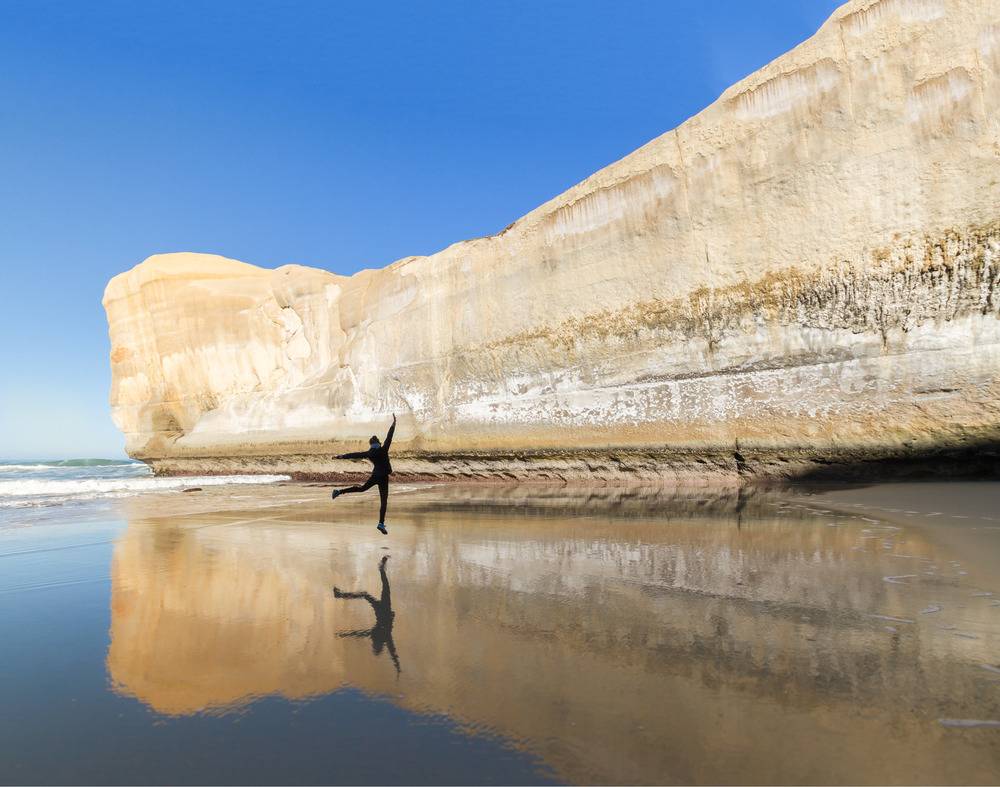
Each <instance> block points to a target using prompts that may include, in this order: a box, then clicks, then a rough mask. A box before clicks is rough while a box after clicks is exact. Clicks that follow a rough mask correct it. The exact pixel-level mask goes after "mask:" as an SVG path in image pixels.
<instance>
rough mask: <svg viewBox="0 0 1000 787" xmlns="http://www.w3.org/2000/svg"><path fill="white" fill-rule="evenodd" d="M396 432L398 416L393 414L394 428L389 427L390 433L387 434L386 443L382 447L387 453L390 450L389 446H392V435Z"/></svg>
mask: <svg viewBox="0 0 1000 787" xmlns="http://www.w3.org/2000/svg"><path fill="white" fill-rule="evenodd" d="M395 431H396V414H395V413H393V414H392V426H390V427H389V431H388V432H386V434H385V443H383V444H382V447H383V448H384V449H385V450H386V451H388V450H389V446H390V445H392V434H393V432H395Z"/></svg>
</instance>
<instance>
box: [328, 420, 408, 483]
mask: <svg viewBox="0 0 1000 787" xmlns="http://www.w3.org/2000/svg"><path fill="white" fill-rule="evenodd" d="M395 431H396V422H395V421H393V423H392V426H390V427H389V431H388V432H387V433H386V436H385V442H384V443H382V445H380V446H378V447H377V448H376V447H375V446H372V447H371V448H369V449H368V450H367V451H355V452H354V453H351V454H340V455H338V456H337V459H367V460H368V461H369V462H371V463H372V465H374V467H373V468H372V475H377V476H387V475H389V474H390V473H392V463H391V462H389V446H390V445H392V434H393V432H395Z"/></svg>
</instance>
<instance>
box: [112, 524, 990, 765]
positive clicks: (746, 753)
mask: <svg viewBox="0 0 1000 787" xmlns="http://www.w3.org/2000/svg"><path fill="white" fill-rule="evenodd" d="M270 516H272V517H273V519H272V520H271V521H256V522H253V523H251V524H246V523H244V520H246V519H254V518H255V517H254V514H253V513H250V514H247V515H243V516H241V515H238V514H236V513H232V514H225V515H221V514H220V515H214V516H213V515H204V516H201V517H199V518H198V519H197V520H192V521H185V520H182V519H179V518H174V519H164V520H160V521H155V520H143V521H138V520H137V521H133V523H132V524H131V525H130V527H129V529H128V530H127V531H126V533H125V534H124V535H123V536H122V538H121V540H120V542H119V543H118V544H117V547H116V549H115V556H114V567H113V577H112V626H111V646H110V649H109V653H108V669H109V672H110V675H111V678H112V680H113V681H114V683H115V685H116V686H117V687H118V689H119V690H120V691H122V692H124V693H128V694H132V695H134V696H136V697H137V698H138V699H140V700H141V701H142V702H144V703H146V704H148V705H149V706H151V707H152V708H154V709H155V710H157V711H160V712H163V713H172V714H186V713H193V712H197V711H200V710H203V709H220V708H225V707H227V706H231V705H234V704H241V703H244V702H246V701H249V700H251V699H252V698H254V697H257V696H261V695H265V694H279V695H282V696H286V697H291V698H300V697H308V696H312V695H317V694H322V693H326V692H329V691H333V690H335V689H337V688H338V687H341V686H346V685H351V686H356V687H359V688H361V689H362V690H364V691H367V692H373V693H378V694H385V695H388V696H390V697H391V698H392V699H393V701H394V702H397V703H399V704H400V705H402V706H404V707H407V708H409V709H412V710H417V711H423V712H432V713H439V714H447V715H448V716H451V717H452V718H454V719H456V720H458V721H459V722H460V723H462V724H465V725H468V726H469V727H471V728H475V729H484V730H491V731H495V732H497V733H499V734H502V735H504V736H507V737H510V738H513V739H516V740H521V741H523V744H524V745H525V746H526V747H528V748H530V749H532V750H533V751H535V752H537V753H538V754H539V755H540V756H542V757H543V758H544V759H545V761H546V762H548V763H549V764H550V765H552V766H554V767H556V768H557V770H558V771H559V773H560V775H561V776H562V777H563V778H565V779H567V780H571V781H607V780H609V779H617V780H622V781H636V782H648V781H661V782H663V781H688V782H695V781H702V782H703V781H709V782H711V781H718V780H720V779H722V778H724V776H725V774H726V773H729V774H732V773H741V774H745V777H744V778H745V779H746V780H749V781H757V780H759V781H768V780H780V779H781V778H788V777H789V776H791V777H792V778H793V779H794V780H801V781H842V780H851V779H852V777H853V780H857V778H858V770H857V767H858V762H867V763H870V764H869V765H866V766H865V767H866V768H867V769H868V771H867V772H866V773H867V777H868V778H870V780H872V781H880V782H888V781H900V780H910V781H915V780H918V779H919V780H925V781H934V780H947V779H946V776H947V772H946V771H945V770H942V769H943V768H944V767H945V766H944V765H943V764H944V763H945V762H946V761H947V760H948V758H949V757H951V758H954V757H962V758H967V762H968V763H971V764H972V765H971V770H973V771H974V772H977V773H979V774H980V778H981V779H982V780H983V781H987V780H989V778H990V775H991V773H992V772H993V771H992V770H991V769H993V768H995V767H996V766H997V764H998V763H997V760H996V754H995V753H994V752H993V751H992V750H989V749H978V748H976V746H975V745H974V742H972V743H970V742H967V741H966V740H965V739H955V738H952V739H949V740H948V741H942V740H940V739H939V738H938V737H937V736H936V731H937V728H936V722H935V719H936V718H938V717H939V716H957V717H961V716H965V715H967V714H968V708H967V706H964V705H962V703H963V702H966V701H967V698H969V697H975V696H977V695H981V694H982V692H981V689H982V686H981V685H980V683H981V682H982V681H985V680H987V679H988V678H989V673H987V672H986V671H984V670H981V669H979V668H978V667H976V666H975V663H976V662H978V661H986V660H988V658H989V650H990V645H991V640H990V639H989V638H983V639H981V640H978V641H971V640H967V641H962V640H947V639H944V638H941V637H940V636H938V635H936V634H935V632H934V631H932V630H930V629H929V628H924V627H920V626H914V627H913V628H912V629H911V630H906V631H904V632H902V633H900V634H895V635H892V634H889V633H887V632H886V631H885V630H884V626H885V623H884V621H880V620H877V619H873V618H871V617H870V615H871V614H888V615H896V616H900V617H907V616H910V617H912V609H911V606H910V605H911V601H910V600H909V598H908V596H907V595H906V593H905V592H904V590H901V589H900V588H899V587H896V586H893V585H888V584H886V583H885V582H883V581H882V577H883V576H884V574H885V573H887V572H886V571H885V564H886V563H887V562H889V563H891V562H892V561H890V560H888V559H887V558H886V557H885V555H884V554H882V552H883V549H882V545H881V542H877V543H871V544H870V545H869V546H863V548H861V549H860V550H859V549H857V547H858V545H859V544H862V545H864V544H866V543H867V542H865V541H863V540H859V539H862V538H863V536H864V534H863V533H862V532H861V531H862V530H863V529H864V526H865V525H864V523H857V522H854V523H850V524H843V525H841V526H839V527H826V526H818V525H817V522H816V520H815V519H811V520H810V519H806V518H803V515H802V514H800V513H791V514H783V515H782V516H781V517H779V516H771V517H770V518H763V517H762V516H760V515H755V516H754V517H753V518H751V519H750V520H745V521H744V523H743V525H742V527H741V529H739V530H737V529H736V526H735V522H734V520H732V519H726V518H720V519H712V518H711V517H707V518H705V517H703V518H699V519H697V520H694V519H690V518H678V519H674V520H663V519H660V520H650V519H646V520H642V521H629V520H627V519H621V518H611V517H608V516H595V517H594V519H593V520H592V521H590V522H589V523H588V526H587V528H585V529H581V527H580V521H579V519H573V520H570V519H560V518H558V517H557V516H548V517H546V518H544V519H541V518H536V519H534V520H533V521H532V520H531V519H530V518H518V519H515V520H511V519H509V518H504V517H502V516H501V515H500V514H497V513H495V514H494V515H493V516H492V517H491V516H488V515H481V516H477V517H475V518H473V517H470V516H469V514H468V513H461V514H447V513H444V512H438V513H434V514H433V515H430V514H426V513H413V514H410V515H408V516H407V515H400V516H401V518H400V519H398V520H397V522H398V523H397V524H396V525H395V526H394V530H393V538H394V541H393V555H394V556H393V558H392V561H391V562H390V564H389V571H390V573H391V576H392V593H393V608H394V609H395V610H396V613H397V615H396V621H395V638H396V643H397V644H398V646H399V649H400V652H401V653H402V654H404V657H405V666H404V671H403V672H402V674H401V675H399V676H397V675H396V672H395V669H394V668H393V665H392V663H391V662H390V661H389V659H387V658H384V657H383V658H378V659H376V658H374V657H373V655H372V652H371V648H370V646H369V645H368V644H366V643H364V642H356V641H351V640H349V639H344V638H340V637H338V636H337V632H339V631H343V630H350V629H362V628H367V627H370V626H371V625H372V622H371V611H370V610H368V609H365V608H363V607H366V606H367V605H357V606H355V605H350V604H342V603H339V602H337V600H336V599H334V597H333V593H332V592H331V588H332V585H333V584H335V583H336V584H337V585H340V586H341V587H349V588H366V587H367V588H369V589H371V590H375V589H376V588H377V587H378V570H377V561H378V556H379V555H381V554H383V553H381V552H379V551H378V550H377V547H378V546H379V544H375V545H372V544H371V543H370V542H369V539H368V532H367V529H365V532H364V533H361V532H360V530H359V529H356V528H350V527H338V526H332V527H331V526H329V525H327V524H325V523H324V522H323V519H325V518H326V517H325V516H324V517H323V519H321V518H320V510H319V509H317V510H316V511H313V512H310V511H308V508H306V509H304V510H299V511H297V512H296V514H295V516H294V519H295V520H296V521H294V522H293V521H291V518H287V519H282V518H281V517H280V516H279V515H277V514H274V513H272V514H271V515H270ZM310 520H311V521H310ZM869 547H870V548H869ZM934 552H935V549H934V547H933V545H931V544H928V543H921V542H919V541H917V540H912V541H911V542H910V543H908V544H907V553H908V554H911V555H913V556H915V557H914V559H915V560H918V559H919V558H920V557H921V556H926V555H932V554H934ZM935 559H937V557H935ZM896 563H899V561H896ZM900 573H902V572H900ZM900 628H903V626H902V625H901V626H900ZM990 701H991V700H989V699H982V700H981V702H983V703H989V702H990ZM978 712H979V713H989V712H993V713H1000V708H998V707H993V708H980V709H978ZM890 727H891V729H892V730H893V734H892V736H891V737H889V738H887V737H886V735H885V734H884V733H885V731H886V729H887V728H890ZM928 727H933V732H931V733H930V734H929V733H928ZM817 741H824V742H825V743H826V744H829V747H827V748H824V746H819V747H818V746H817ZM945 747H946V749H945ZM848 749H849V750H850V751H851V752H852V758H851V760H850V762H846V761H844V760H843V758H842V757H839V756H838V751H841V750H848ZM977 768H978V771H977V770H976V769H977Z"/></svg>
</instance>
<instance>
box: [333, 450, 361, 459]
mask: <svg viewBox="0 0 1000 787" xmlns="http://www.w3.org/2000/svg"><path fill="white" fill-rule="evenodd" d="M367 458H368V452H367V451H355V452H354V453H352V454H337V455H336V456H335V457H334V459H367Z"/></svg>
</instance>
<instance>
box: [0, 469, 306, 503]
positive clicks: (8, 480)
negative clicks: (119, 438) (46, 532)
mask: <svg viewBox="0 0 1000 787" xmlns="http://www.w3.org/2000/svg"><path fill="white" fill-rule="evenodd" d="M287 478H288V476H283V475H242V476H241V475H229V476H178V477H169V478H155V477H154V476H153V473H152V472H151V471H150V469H149V467H148V466H147V465H145V464H143V463H142V462H133V461H130V460H119V459H62V460H54V461H51V462H32V461H18V460H0V509H2V508H30V507H36V506H60V505H67V504H73V503H80V502H84V501H88V500H97V499H101V498H115V497H129V496H131V495H137V494H141V493H145V492H178V491H180V490H182V489H185V488H188V487H192V486H216V485H219V484H265V483H272V482H274V481H284V480H287Z"/></svg>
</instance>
